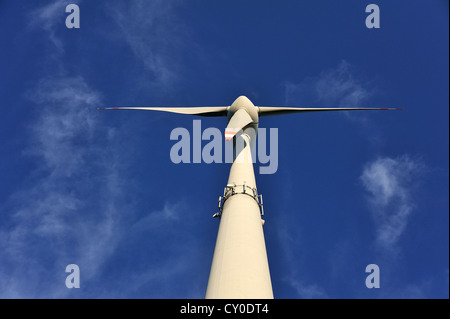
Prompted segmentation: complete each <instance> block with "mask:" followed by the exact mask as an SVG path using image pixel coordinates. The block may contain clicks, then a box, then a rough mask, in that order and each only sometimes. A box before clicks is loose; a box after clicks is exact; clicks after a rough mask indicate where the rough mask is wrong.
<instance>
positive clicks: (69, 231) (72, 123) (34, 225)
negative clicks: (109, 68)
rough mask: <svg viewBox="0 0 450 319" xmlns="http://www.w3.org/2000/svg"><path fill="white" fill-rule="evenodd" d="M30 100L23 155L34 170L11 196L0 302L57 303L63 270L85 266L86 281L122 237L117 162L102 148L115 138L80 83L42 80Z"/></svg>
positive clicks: (1, 232) (1, 252)
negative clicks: (33, 113) (33, 108)
mask: <svg viewBox="0 0 450 319" xmlns="http://www.w3.org/2000/svg"><path fill="white" fill-rule="evenodd" d="M29 98H30V99H32V100H34V101H36V103H37V106H38V109H39V111H38V112H37V114H38V115H37V117H36V119H35V120H34V121H33V123H32V124H31V125H30V129H29V134H30V135H29V136H30V140H29V141H30V143H29V145H28V146H26V147H25V149H24V155H27V156H32V157H33V158H34V159H35V161H36V163H37V164H38V165H37V168H36V169H35V170H34V171H33V172H32V175H31V176H30V177H29V178H28V180H27V181H26V185H25V186H24V187H23V188H22V189H21V190H19V191H17V192H16V193H14V194H12V196H11V198H10V202H9V203H8V207H9V212H8V213H9V215H10V216H11V218H10V220H9V222H8V223H7V227H5V226H3V227H1V228H0V238H1V240H0V247H1V249H0V256H1V258H0V260H1V262H0V269H2V278H0V285H1V287H2V289H1V291H0V296H2V297H54V296H59V297H61V296H63V295H64V294H65V293H67V289H62V288H65V287H64V285H61V282H60V281H58V280H57V279H56V278H55V276H56V277H57V274H60V273H61V272H62V271H63V269H64V268H63V267H64V266H65V265H67V264H69V263H77V264H79V265H80V266H81V265H84V266H85V267H84V274H83V276H84V278H85V279H87V280H88V279H89V278H90V277H92V276H94V275H95V273H96V272H97V269H98V267H99V266H101V264H102V263H103V262H104V260H105V259H106V258H107V257H108V256H109V255H110V254H111V253H112V251H113V249H114V246H115V243H116V240H117V238H118V236H120V232H119V228H118V225H119V224H120V223H119V220H120V214H119V210H121V209H123V208H124V207H125V206H124V205H121V204H119V202H120V200H121V195H120V186H119V184H120V183H119V176H118V174H119V173H118V171H119V170H118V169H117V154H115V153H114V152H111V151H110V150H107V149H106V150H105V149H104V148H103V147H102V144H101V143H105V142H106V144H108V141H110V140H111V136H112V135H113V134H114V132H113V130H111V129H107V128H105V127H103V126H102V125H100V123H99V121H98V120H97V118H96V116H95V115H94V110H95V105H96V104H97V103H98V102H99V101H100V95H99V93H98V92H95V91H94V90H92V89H91V88H89V86H88V85H87V84H86V83H85V82H84V81H83V79H82V78H81V77H76V78H61V77H58V78H46V79H44V80H42V81H41V82H40V83H39V84H38V86H37V87H36V88H35V89H34V90H32V91H31V92H30V93H29ZM109 145H110V147H112V143H109ZM105 162H109V164H110V165H107V166H105V165H102V164H101V163H105ZM105 197H107V198H108V200H106V198H105ZM6 278H9V279H8V280H7V279H6ZM37 287H39V288H37ZM42 287H45V289H43V288H42Z"/></svg>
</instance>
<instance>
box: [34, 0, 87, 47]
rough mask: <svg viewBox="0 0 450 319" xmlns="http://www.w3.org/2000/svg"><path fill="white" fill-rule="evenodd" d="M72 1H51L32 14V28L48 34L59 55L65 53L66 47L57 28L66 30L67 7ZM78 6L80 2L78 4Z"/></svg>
mask: <svg viewBox="0 0 450 319" xmlns="http://www.w3.org/2000/svg"><path fill="white" fill-rule="evenodd" d="M71 2H72V1H70V0H57V1H51V2H49V3H48V4H47V5H45V6H42V7H39V8H37V9H36V10H33V11H32V12H31V13H30V20H29V21H30V22H29V24H30V26H31V27H33V28H36V27H40V28H42V29H43V30H44V31H45V32H47V34H48V37H49V40H50V41H51V43H52V44H53V45H54V46H55V47H56V49H57V52H58V53H63V52H64V45H63V42H62V40H61V39H60V38H58V37H57V36H56V31H57V28H58V27H60V28H65V18H66V15H67V13H66V9H65V8H66V6H67V5H68V4H70V3H71ZM77 3H78V4H79V3H80V1H78V2H77Z"/></svg>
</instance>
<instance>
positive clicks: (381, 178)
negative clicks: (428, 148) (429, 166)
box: [360, 155, 423, 249]
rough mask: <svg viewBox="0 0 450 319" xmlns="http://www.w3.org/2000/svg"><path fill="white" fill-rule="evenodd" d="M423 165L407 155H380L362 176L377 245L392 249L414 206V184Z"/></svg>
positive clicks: (367, 166)
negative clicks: (371, 212) (393, 156)
mask: <svg viewBox="0 0 450 319" xmlns="http://www.w3.org/2000/svg"><path fill="white" fill-rule="evenodd" d="M422 169H423V168H422V164H421V163H420V162H418V161H415V160H413V159H412V158H410V157H409V156H407V155H404V156H401V157H398V158H389V157H385V158H379V159H377V160H375V161H373V162H370V163H368V164H367V165H366V166H365V168H364V170H363V173H362V174H361V176H360V179H361V181H362V183H363V186H364V188H365V189H366V191H367V192H368V194H369V196H368V200H369V203H370V206H371V209H372V211H373V216H374V219H375V222H376V231H377V244H378V245H380V246H381V247H382V248H386V249H393V248H394V247H395V244H396V243H397V242H398V240H399V238H400V236H401V235H402V233H403V232H404V231H405V229H406V226H407V224H408V219H409V216H410V214H411V212H412V211H413V209H414V206H415V204H414V199H413V197H412V194H411V192H412V187H413V185H414V183H415V182H416V178H417V176H418V174H419V173H420V172H421V171H422Z"/></svg>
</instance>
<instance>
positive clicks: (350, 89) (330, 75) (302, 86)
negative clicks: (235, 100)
mask: <svg viewBox="0 0 450 319" xmlns="http://www.w3.org/2000/svg"><path fill="white" fill-rule="evenodd" d="M283 85H284V91H285V103H286V104H288V105H294V106H301V107H365V106H367V105H364V103H365V102H366V101H367V99H368V98H369V97H370V96H371V95H372V94H373V89H369V88H368V85H367V84H366V83H365V82H364V81H363V80H361V79H359V78H358V77H357V76H356V75H355V72H354V70H353V67H352V65H351V64H350V63H348V62H347V61H344V60H343V61H341V62H340V63H339V65H338V66H336V67H335V68H333V69H330V70H327V71H324V72H322V73H320V74H319V75H318V76H313V77H309V78H306V79H304V80H303V81H301V82H299V83H292V82H289V81H287V82H285V83H284V84H283ZM344 114H345V115H346V116H347V117H348V118H349V119H354V120H358V121H364V120H365V118H364V115H363V114H362V113H359V112H358V113H357V114H355V113H352V112H345V113H344Z"/></svg>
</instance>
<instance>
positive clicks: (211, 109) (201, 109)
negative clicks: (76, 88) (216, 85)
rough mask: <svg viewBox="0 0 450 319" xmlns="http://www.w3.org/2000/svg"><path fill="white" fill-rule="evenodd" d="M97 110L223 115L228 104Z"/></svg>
mask: <svg viewBox="0 0 450 319" xmlns="http://www.w3.org/2000/svg"><path fill="white" fill-rule="evenodd" d="M97 109H98V110H145V111H159V112H170V113H177V114H188V115H199V116H225V115H226V114H227V109H228V106H196V107H146V106H142V107H140V106H129V107H126V106H120V107H102V108H100V107H99V108H97Z"/></svg>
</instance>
